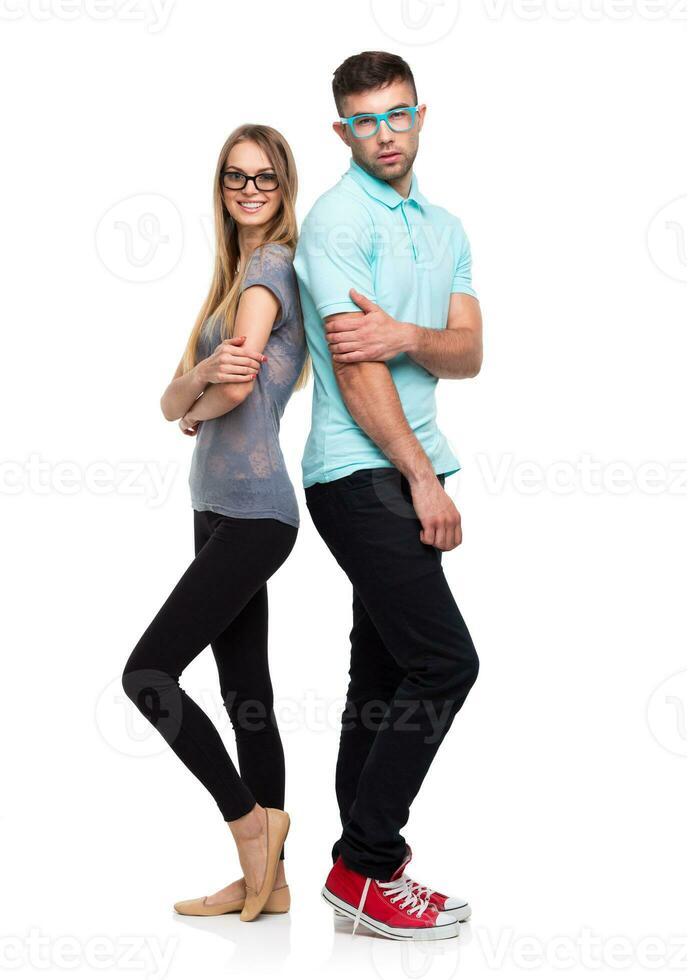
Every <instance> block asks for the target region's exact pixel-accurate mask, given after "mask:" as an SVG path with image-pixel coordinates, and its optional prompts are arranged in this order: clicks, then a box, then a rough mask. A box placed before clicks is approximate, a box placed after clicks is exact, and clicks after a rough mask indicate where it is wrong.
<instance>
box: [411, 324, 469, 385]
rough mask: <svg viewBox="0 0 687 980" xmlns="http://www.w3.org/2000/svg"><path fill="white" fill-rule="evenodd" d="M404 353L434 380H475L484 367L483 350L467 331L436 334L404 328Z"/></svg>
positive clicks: (461, 329) (427, 329) (443, 331)
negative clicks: (405, 335) (432, 376)
mask: <svg viewBox="0 0 687 980" xmlns="http://www.w3.org/2000/svg"><path fill="white" fill-rule="evenodd" d="M404 329H405V330H406V331H407V341H406V344H405V345H404V346H405V353H406V354H407V355H408V357H411V358H412V359H413V360H414V361H415V362H416V363H417V364H421V365H422V367H423V368H425V369H426V370H427V371H429V373H430V374H433V375H434V377H435V378H474V377H475V375H476V374H478V373H479V369H480V367H481V364H482V347H481V344H478V343H477V342H476V340H475V333H474V331H473V330H471V329H469V328H467V327H454V328H453V329H451V330H449V329H448V328H446V329H445V330H435V329H433V328H431V327H418V326H417V325H416V324H414V323H406V324H404Z"/></svg>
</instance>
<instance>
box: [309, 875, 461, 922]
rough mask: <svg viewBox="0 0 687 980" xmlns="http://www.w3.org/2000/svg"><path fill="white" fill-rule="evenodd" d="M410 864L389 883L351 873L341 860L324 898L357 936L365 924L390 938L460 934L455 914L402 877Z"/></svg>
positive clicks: (326, 887)
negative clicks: (419, 891) (432, 903)
mask: <svg viewBox="0 0 687 980" xmlns="http://www.w3.org/2000/svg"><path fill="white" fill-rule="evenodd" d="M408 860H410V859H409V858H408ZM407 863H408V861H405V862H404V863H403V864H402V865H401V867H400V868H398V870H397V871H395V872H394V874H393V875H392V876H391V879H390V880H389V881H379V880H378V879H376V878H366V877H365V875H361V874H358V872H357V871H352V870H351V868H347V867H346V865H345V864H344V863H343V861H342V859H341V858H340V857H339V858H337V861H336V864H335V865H334V867H333V868H332V870H331V871H330V872H329V875H328V877H327V881H326V882H325V885H324V888H323V889H322V897H323V898H324V900H325V902H327V903H328V904H329V905H331V906H332V908H334V909H335V911H337V912H339V913H340V914H341V915H345V916H346V917H347V918H349V919H352V920H353V932H354V933H355V931H356V929H357V928H358V923H360V922H362V923H363V924H364V925H366V926H367V927H368V929H372V930H373V931H374V932H378V933H379V934H380V935H381V936H387V937H388V938H389V939H452V938H455V937H456V936H458V935H460V923H459V922H458V919H457V918H456V917H455V915H454V914H453V913H452V912H443V911H440V910H439V909H438V908H436V906H434V905H431V904H430V901H429V898H428V897H426V896H425V895H424V894H423V895H419V894H416V893H415V892H414V891H413V889H412V888H411V885H410V881H409V879H408V878H407V876H406V875H404V874H403V868H404V867H405V865H406V864H407Z"/></svg>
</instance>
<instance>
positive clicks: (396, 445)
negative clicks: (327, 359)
mask: <svg viewBox="0 0 687 980" xmlns="http://www.w3.org/2000/svg"><path fill="white" fill-rule="evenodd" d="M334 373H335V375H336V379H337V382H338V385H339V388H340V389H341V394H342V396H343V399H344V401H345V403H346V407H347V408H348V411H349V412H350V413H351V415H352V416H353V418H354V419H355V421H356V422H357V423H358V425H359V426H360V428H361V429H362V430H363V431H364V432H365V433H366V434H367V435H368V436H369V437H370V439H372V441H373V442H374V443H376V444H377V445H378V446H379V448H380V449H381V451H382V452H383V453H384V455H385V456H386V457H387V459H388V460H389V462H390V463H391V464H392V465H393V466H395V467H396V468H397V469H398V470H400V472H401V473H403V475H404V476H405V477H406V479H408V480H420V479H423V478H426V477H428V476H433V475H434V469H433V467H432V464H431V462H430V460H429V458H428V456H427V454H426V453H425V451H424V449H423V448H422V445H421V443H420V441H419V440H418V438H417V436H416V435H415V434H414V432H413V430H412V429H411V428H410V426H409V425H408V420H407V419H406V417H405V413H404V412H403V406H402V405H401V400H400V398H399V397H398V391H397V390H396V385H395V384H394V381H393V378H392V377H391V373H390V371H389V369H388V367H387V366H386V364H382V363H380V362H377V361H359V362H352V363H336V362H335V364H334Z"/></svg>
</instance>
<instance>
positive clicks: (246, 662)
mask: <svg viewBox="0 0 687 980" xmlns="http://www.w3.org/2000/svg"><path fill="white" fill-rule="evenodd" d="M193 515H194V517H193V519H194V534H195V553H196V557H195V558H194V560H193V561H192V562H191V564H190V565H189V567H188V568H187V569H186V571H185V572H184V574H183V575H182V577H181V578H180V579H179V582H178V583H177V584H176V586H175V587H174V589H173V590H172V592H171V593H170V595H169V597H168V598H167V600H166V601H165V603H164V605H163V606H162V608H161V609H160V611H159V612H158V613H157V615H156V616H155V618H154V619H153V621H152V622H151V624H150V625H149V626H148V628H147V629H146V631H145V633H144V634H143V636H142V637H141V639H140V640H139V641H138V643H137V644H136V647H135V648H134V650H133V652H132V654H131V656H130V657H129V659H128V661H127V664H126V667H125V668H124V672H123V675H122V685H123V687H124V690H125V692H126V694H127V696H128V697H129V698H131V700H132V701H133V702H134V704H135V705H136V707H137V708H138V709H139V710H140V711H141V713H142V714H143V715H144V716H145V717H146V718H148V720H149V721H150V722H151V723H152V724H153V725H154V727H155V728H156V729H157V730H158V731H159V732H160V734H161V735H162V736H163V738H164V739H165V740H166V741H167V742H168V743H169V745H170V746H171V748H172V749H173V750H174V752H175V753H176V754H177V755H178V756H179V758H180V759H181V760H182V762H184V763H185V765H186V766H187V767H188V768H189V769H190V770H191V772H192V773H193V774H194V775H195V776H197V778H198V779H199V780H200V781H201V783H202V784H203V785H204V786H205V788H206V789H207V790H208V791H209V792H210V793H211V794H212V796H213V797H214V800H215V802H216V803H217V806H218V807H219V809H220V811H221V813H222V816H223V817H224V819H225V820H236V819H238V818H239V817H242V816H244V815H245V814H246V813H249V812H250V810H252V809H253V807H254V806H255V804H256V802H257V803H259V804H260V805H261V806H269V807H276V808H277V809H280V810H283V809H284V751H283V748H282V744H281V739H280V737H279V731H278V729H277V724H276V719H275V717H274V711H273V694H272V682H271V680H270V674H269V666H268V659H267V618H268V617H267V584H266V583H267V580H268V579H269V577H270V576H271V575H273V574H274V572H276V570H277V569H278V568H279V566H280V565H281V564H282V563H283V562H284V561H285V560H286V558H287V557H288V555H289V553H290V552H291V549H292V548H293V546H294V544H295V542H296V535H297V533H298V531H297V528H295V527H293V526H292V525H290V524H285V523H284V522H283V521H277V520H273V519H271V518H234V517H225V516H223V515H222V514H216V513H214V512H212V511H195V510H194V512H193ZM208 643H209V644H210V645H211V647H212V652H213V653H214V655H215V661H216V662H217V670H218V673H219V684H220V691H221V694H222V700H223V702H224V705H225V707H226V709H227V711H228V713H229V717H230V719H231V724H232V726H233V729H234V734H235V737H236V747H237V753H238V760H239V768H240V770H241V775H239V773H238V772H237V771H236V767H235V766H234V763H233V762H232V761H231V758H230V757H229V754H228V753H227V750H226V748H225V746H224V743H223V741H222V739H221V737H220V735H219V732H218V731H217V729H216V728H215V726H214V725H213V724H212V722H211V721H210V719H209V718H208V716H207V715H206V714H205V713H204V712H203V711H202V710H201V709H200V708H199V707H198V705H197V704H196V703H195V701H193V700H191V698H190V697H189V696H188V694H186V692H185V691H184V690H182V688H181V687H180V686H179V676H180V674H181V672H182V671H183V670H184V668H185V667H186V666H188V664H189V663H190V662H191V661H192V660H193V659H194V658H195V657H197V656H198V654H199V653H200V652H201V651H202V650H204V649H205V647H206V646H207V645H208ZM282 856H283V853H282Z"/></svg>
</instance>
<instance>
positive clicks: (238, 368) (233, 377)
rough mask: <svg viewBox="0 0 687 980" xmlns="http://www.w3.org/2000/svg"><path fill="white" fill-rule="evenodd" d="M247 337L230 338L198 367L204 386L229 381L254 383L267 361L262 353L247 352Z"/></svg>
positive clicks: (219, 345) (200, 362)
mask: <svg viewBox="0 0 687 980" xmlns="http://www.w3.org/2000/svg"><path fill="white" fill-rule="evenodd" d="M245 339H246V338H245V337H230V338H228V339H227V340H223V341H222V343H221V344H218V345H217V347H215V349H214V351H213V352H212V354H210V356H209V357H206V358H205V359H204V360H202V361H199V363H198V364H197V365H196V370H197V372H198V377H199V379H200V380H201V381H202V382H203V383H204V384H210V383H212V384H223V383H224V382H227V381H252V380H253V378H255V377H256V376H257V373H258V371H259V370H260V365H261V364H262V363H263V361H266V360H267V357H266V356H265V355H264V354H261V353H260V351H255V350H250V349H248V350H246V348H245V347H243V343H244V341H245Z"/></svg>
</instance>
